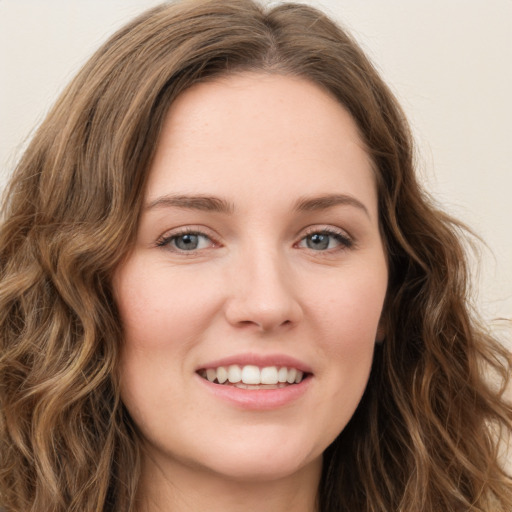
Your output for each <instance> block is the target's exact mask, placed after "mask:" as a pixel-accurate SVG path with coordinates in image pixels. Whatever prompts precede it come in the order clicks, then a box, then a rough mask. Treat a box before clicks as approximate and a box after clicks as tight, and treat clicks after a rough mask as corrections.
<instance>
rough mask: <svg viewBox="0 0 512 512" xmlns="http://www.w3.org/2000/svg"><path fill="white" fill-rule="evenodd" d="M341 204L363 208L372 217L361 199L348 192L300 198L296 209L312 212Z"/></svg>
mask: <svg viewBox="0 0 512 512" xmlns="http://www.w3.org/2000/svg"><path fill="white" fill-rule="evenodd" d="M340 205H341V206H344V205H346V206H354V207H356V208H358V209H360V210H362V211H363V212H364V213H365V214H366V215H367V216H368V217H370V213H369V211H368V209H367V208H366V206H365V205H364V204H363V203H362V202H361V201H359V199H356V198H355V197H353V196H349V195H346V194H326V195H323V196H316V197H304V198H300V199H299V200H298V201H297V202H296V203H295V208H294V209H295V210H296V211H300V212H311V211H318V210H327V209H328V208H332V207H334V206H340Z"/></svg>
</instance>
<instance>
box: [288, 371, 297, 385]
mask: <svg viewBox="0 0 512 512" xmlns="http://www.w3.org/2000/svg"><path fill="white" fill-rule="evenodd" d="M295 377H297V370H296V369H295V368H290V369H289V370H288V377H287V378H286V382H288V384H293V383H294V382H295Z"/></svg>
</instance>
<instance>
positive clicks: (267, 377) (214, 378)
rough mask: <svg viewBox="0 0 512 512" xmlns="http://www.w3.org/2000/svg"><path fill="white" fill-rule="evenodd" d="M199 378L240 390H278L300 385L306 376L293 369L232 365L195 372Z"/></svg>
mask: <svg viewBox="0 0 512 512" xmlns="http://www.w3.org/2000/svg"><path fill="white" fill-rule="evenodd" d="M197 373H198V374H199V375H200V376H201V377H203V378H204V379H206V380H208V381H209V382H212V383H214V384H222V385H225V386H226V385H227V386H234V387H237V388H241V389H279V388H283V387H287V386H290V385H292V384H300V383H301V382H302V380H303V379H304V378H305V377H306V376H307V374H305V373H304V372H303V371H301V370H298V369H297V368H293V367H284V366H283V367H278V366H265V367H262V368H260V367H258V366H255V365H245V366H240V365H237V364H232V365H229V366H219V367H218V368H207V369H202V370H199V371H198V372H197Z"/></svg>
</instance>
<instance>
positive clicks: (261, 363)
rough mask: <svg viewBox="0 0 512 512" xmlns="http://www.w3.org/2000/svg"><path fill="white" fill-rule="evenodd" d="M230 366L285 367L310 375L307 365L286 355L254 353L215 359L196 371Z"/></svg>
mask: <svg viewBox="0 0 512 512" xmlns="http://www.w3.org/2000/svg"><path fill="white" fill-rule="evenodd" d="M232 364H237V365H239V366H247V365H254V366H258V367H259V368H264V367H267V366H277V367H279V368H282V367H284V366H286V367H287V368H296V369H297V370H300V371H302V372H304V373H312V370H311V367H310V366H309V365H308V364H306V363H304V362H303V361H301V360H299V359H297V358H295V357H292V356H288V355H286V354H265V355H263V354H255V353H249V354H235V355H232V356H228V357H223V358H221V359H215V360H214V361H208V362H207V363H205V364H202V365H200V366H198V367H197V369H196V371H199V370H206V369H208V368H218V367H219V366H230V365H232Z"/></svg>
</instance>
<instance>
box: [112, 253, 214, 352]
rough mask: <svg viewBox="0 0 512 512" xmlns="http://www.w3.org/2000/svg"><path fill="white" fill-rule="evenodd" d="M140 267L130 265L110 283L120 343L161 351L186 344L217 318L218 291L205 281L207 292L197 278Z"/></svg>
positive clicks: (179, 272)
mask: <svg viewBox="0 0 512 512" xmlns="http://www.w3.org/2000/svg"><path fill="white" fill-rule="evenodd" d="M141 263H142V262H138V261H134V262H130V263H129V264H127V266H125V267H124V268H122V269H120V270H119V271H118V272H117V274H116V277H115V281H114V289H115V291H116V302H117V306H118V309H119V312H120V315H121V319H122V322H123V329H124V332H125V344H126V345H130V346H133V347H134V348H138V349H152V350H162V351H163V350H176V348H179V347H184V346H186V345H188V342H189V340H191V339H192V337H193V335H194V333H196V332H198V331H200V330H202V329H204V327H205V325H206V324H208V323H209V322H210V321H211V319H212V317H213V316H214V315H215V314H216V310H217V304H218V302H219V300H220V297H219V293H218V292H216V291H215V290H218V289H219V287H217V286H215V283H213V282H210V283H206V285H208V289H206V288H205V283H204V281H202V280H201V279H200V276H199V275H197V274H196V275H194V274H192V273H190V272H182V271H180V269H177V271H174V272H173V271H171V270H170V269H169V268H166V267H165V266H162V265H157V264H153V265H151V264H149V265H148V264H145V265H142V264H141ZM148 267H149V270H147V268H148Z"/></svg>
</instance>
